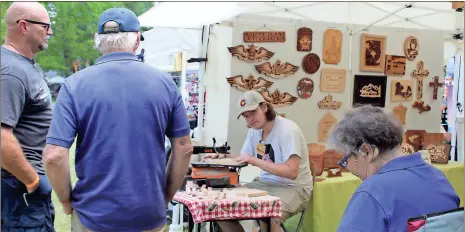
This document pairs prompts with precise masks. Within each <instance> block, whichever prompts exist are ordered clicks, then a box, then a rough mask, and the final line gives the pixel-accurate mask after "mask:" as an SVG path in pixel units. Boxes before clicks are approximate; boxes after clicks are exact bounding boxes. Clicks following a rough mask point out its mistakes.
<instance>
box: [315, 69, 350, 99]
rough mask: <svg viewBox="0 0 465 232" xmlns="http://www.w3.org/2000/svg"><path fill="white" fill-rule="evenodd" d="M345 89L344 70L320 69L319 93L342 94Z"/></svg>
mask: <svg viewBox="0 0 465 232" xmlns="http://www.w3.org/2000/svg"><path fill="white" fill-rule="evenodd" d="M345 87H346V70H345V69H340V68H323V69H321V78H320V91H321V92H332V93H342V92H344V89H345Z"/></svg>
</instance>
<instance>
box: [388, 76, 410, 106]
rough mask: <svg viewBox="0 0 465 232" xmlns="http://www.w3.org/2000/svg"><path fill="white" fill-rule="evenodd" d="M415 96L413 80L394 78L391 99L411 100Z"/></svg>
mask: <svg viewBox="0 0 465 232" xmlns="http://www.w3.org/2000/svg"><path fill="white" fill-rule="evenodd" d="M412 98H413V80H392V81H391V101H393V102H399V101H410V100H412Z"/></svg>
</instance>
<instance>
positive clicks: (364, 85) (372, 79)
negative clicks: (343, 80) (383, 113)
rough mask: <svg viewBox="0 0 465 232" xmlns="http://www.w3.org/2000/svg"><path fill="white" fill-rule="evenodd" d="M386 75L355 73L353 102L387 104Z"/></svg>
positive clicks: (380, 105)
mask: <svg viewBox="0 0 465 232" xmlns="http://www.w3.org/2000/svg"><path fill="white" fill-rule="evenodd" d="M386 82H387V77H386V76H374V75H355V79H354V93H353V104H354V105H357V104H371V105H373V106H379V107H384V106H385V104H386V84H387V83H386Z"/></svg>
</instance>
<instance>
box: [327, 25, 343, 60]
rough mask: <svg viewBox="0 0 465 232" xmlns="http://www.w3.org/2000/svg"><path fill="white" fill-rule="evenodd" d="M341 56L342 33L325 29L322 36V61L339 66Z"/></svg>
mask: <svg viewBox="0 0 465 232" xmlns="http://www.w3.org/2000/svg"><path fill="white" fill-rule="evenodd" d="M341 56H342V32H341V31H340V30H336V29H327V30H326V31H325V33H324V35H323V61H324V62H325V63H326V64H339V62H340V61H341Z"/></svg>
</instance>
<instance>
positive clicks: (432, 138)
mask: <svg viewBox="0 0 465 232" xmlns="http://www.w3.org/2000/svg"><path fill="white" fill-rule="evenodd" d="M431 144H433V145H441V144H444V134H443V133H428V132H426V133H424V134H423V149H426V147H427V146H428V145H431Z"/></svg>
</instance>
